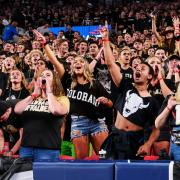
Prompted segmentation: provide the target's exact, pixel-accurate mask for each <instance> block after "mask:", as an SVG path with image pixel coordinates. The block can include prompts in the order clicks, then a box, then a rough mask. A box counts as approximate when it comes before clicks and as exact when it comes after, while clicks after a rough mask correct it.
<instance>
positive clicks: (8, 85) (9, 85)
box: [6, 68, 28, 89]
mask: <svg viewBox="0 0 180 180" xmlns="http://www.w3.org/2000/svg"><path fill="white" fill-rule="evenodd" d="M12 71H19V72H20V73H21V76H22V81H21V87H24V88H26V89H28V88H27V86H28V83H27V81H26V78H25V76H24V73H23V72H22V71H20V70H19V69H17V68H15V69H13V70H12ZM12 71H11V72H10V74H11V73H12ZM11 86H12V83H11V76H9V78H8V83H7V87H6V88H7V89H8V88H10V87H11Z"/></svg>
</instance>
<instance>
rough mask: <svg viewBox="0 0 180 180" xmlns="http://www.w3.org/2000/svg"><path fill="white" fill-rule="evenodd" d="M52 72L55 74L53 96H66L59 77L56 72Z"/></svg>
mask: <svg viewBox="0 0 180 180" xmlns="http://www.w3.org/2000/svg"><path fill="white" fill-rule="evenodd" d="M49 71H51V70H49ZM51 72H52V74H53V82H52V91H53V94H54V95H55V96H57V97H58V96H62V95H65V93H64V89H63V86H62V83H61V81H60V77H59V75H58V74H57V73H56V72H54V71H51Z"/></svg>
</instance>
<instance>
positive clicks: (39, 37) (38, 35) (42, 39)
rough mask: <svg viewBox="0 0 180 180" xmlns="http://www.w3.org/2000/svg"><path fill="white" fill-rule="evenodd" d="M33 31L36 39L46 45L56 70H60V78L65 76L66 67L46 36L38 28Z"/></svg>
mask: <svg viewBox="0 0 180 180" xmlns="http://www.w3.org/2000/svg"><path fill="white" fill-rule="evenodd" d="M33 32H34V34H35V36H36V39H37V40H38V41H39V42H40V43H41V44H42V46H44V49H45V53H46V55H47V56H48V58H49V60H50V62H51V63H52V64H53V65H54V67H55V68H56V71H57V72H58V74H59V76H60V79H61V78H62V77H63V75H64V73H65V69H64V66H63V64H61V63H60V62H59V61H58V60H57V58H56V56H55V54H54V52H53V51H52V50H51V48H50V47H49V45H48V44H47V43H46V39H45V37H44V36H43V35H42V34H41V33H39V32H38V31H37V30H33Z"/></svg>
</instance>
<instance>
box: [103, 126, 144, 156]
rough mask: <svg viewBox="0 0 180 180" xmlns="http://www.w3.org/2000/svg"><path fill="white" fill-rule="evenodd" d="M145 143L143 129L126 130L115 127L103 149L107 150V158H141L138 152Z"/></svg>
mask: <svg viewBox="0 0 180 180" xmlns="http://www.w3.org/2000/svg"><path fill="white" fill-rule="evenodd" d="M143 144H144V131H143V130H142V131H124V130H120V129H117V128H116V127H113V128H112V132H111V134H109V136H108V137H107V139H106V140H105V141H104V143H103V144H102V146H101V149H104V150H106V159H141V158H140V157H137V156H136V153H137V151H138V149H139V147H140V146H141V145H143Z"/></svg>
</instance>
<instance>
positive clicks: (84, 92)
mask: <svg viewBox="0 0 180 180" xmlns="http://www.w3.org/2000/svg"><path fill="white" fill-rule="evenodd" d="M101 96H104V97H107V98H110V95H109V94H108V93H107V91H106V90H105V89H104V88H103V86H102V85H101V84H100V83H99V82H98V81H96V80H94V81H93V85H90V83H87V84H84V85H82V84H77V86H76V87H75V88H74V89H70V88H69V89H67V97H69V99H70V113H71V114H75V115H83V116H87V117H89V118H90V119H92V120H97V119H98V118H104V113H103V107H104V105H102V104H99V103H98V102H96V100H97V98H99V97H101Z"/></svg>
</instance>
